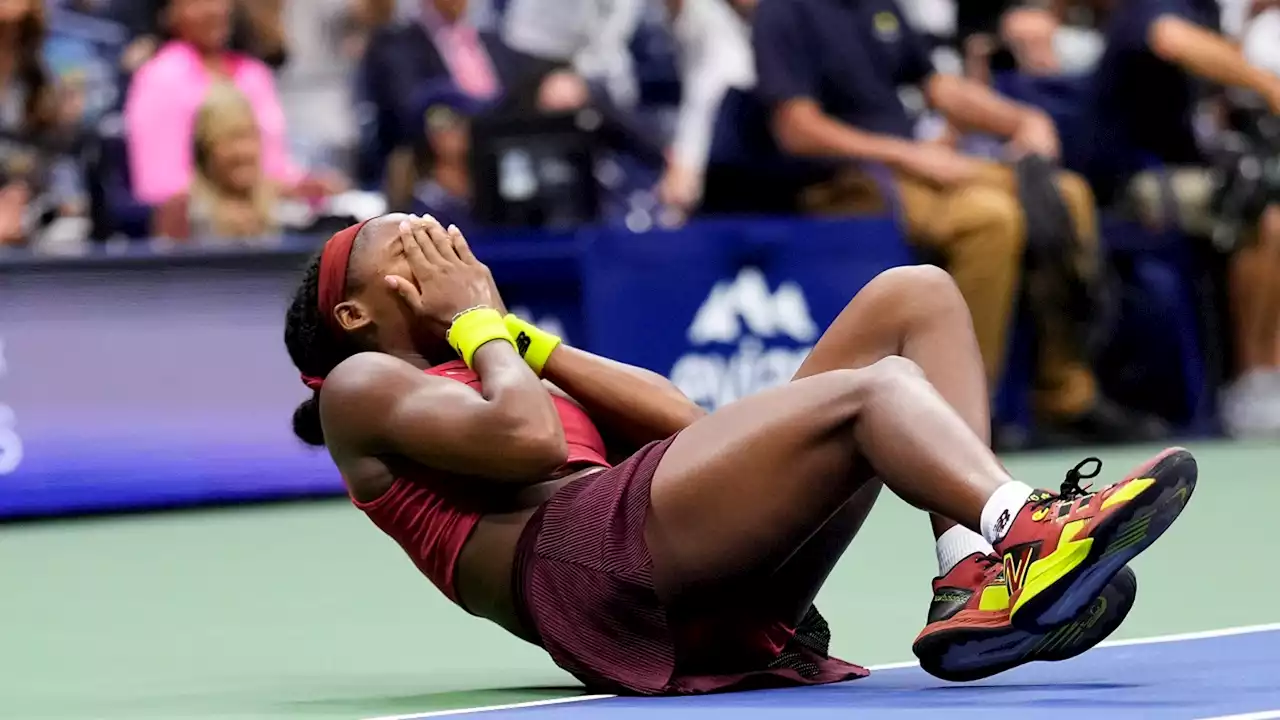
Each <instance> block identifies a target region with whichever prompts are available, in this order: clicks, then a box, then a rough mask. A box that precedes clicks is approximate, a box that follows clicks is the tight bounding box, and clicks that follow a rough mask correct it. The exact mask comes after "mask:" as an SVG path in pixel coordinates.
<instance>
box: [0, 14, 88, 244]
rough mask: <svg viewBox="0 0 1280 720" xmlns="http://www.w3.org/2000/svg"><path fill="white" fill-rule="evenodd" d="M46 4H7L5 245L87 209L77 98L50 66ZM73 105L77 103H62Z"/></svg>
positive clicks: (0, 150) (0, 148)
mask: <svg viewBox="0 0 1280 720" xmlns="http://www.w3.org/2000/svg"><path fill="white" fill-rule="evenodd" d="M44 40H45V23H44V7H43V5H42V3H41V1H40V0H2V1H0V244H3V245H11V244H19V243H23V242H26V241H28V240H31V239H33V238H35V236H36V235H37V234H38V233H39V231H40V230H42V229H43V228H44V227H46V226H47V225H48V224H49V223H50V222H51V221H53V220H54V219H55V218H58V217H60V216H71V215H77V214H80V213H82V212H83V211H84V196H83V180H82V178H81V175H80V170H79V168H78V167H77V165H76V162H75V160H74V159H73V158H72V157H70V156H69V154H68V147H69V144H70V141H71V139H72V138H71V137H70V132H71V130H72V128H69V127H68V126H67V124H66V123H64V122H63V120H70V121H74V120H78V119H79V114H78V112H77V111H78V110H79V108H78V107H77V105H76V103H75V102H74V97H72V96H62V95H60V93H59V91H58V89H57V88H56V87H55V84H54V81H53V78H52V77H51V75H50V73H49V72H48V70H47V69H46V68H45V66H44V64H43V62H42V59H41V52H42V49H43V45H44ZM64 100H70V102H63V101H64Z"/></svg>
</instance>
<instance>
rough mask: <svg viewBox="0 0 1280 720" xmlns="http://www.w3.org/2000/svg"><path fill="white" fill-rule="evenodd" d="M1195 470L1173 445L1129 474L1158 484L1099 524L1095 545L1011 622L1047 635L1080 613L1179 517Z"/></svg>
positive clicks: (1019, 609) (1016, 611)
mask: <svg viewBox="0 0 1280 720" xmlns="http://www.w3.org/2000/svg"><path fill="white" fill-rule="evenodd" d="M1197 472H1198V470H1197V466H1196V460H1195V458H1194V457H1192V455H1191V453H1190V452H1188V451H1187V450H1185V449H1183V448H1170V449H1168V450H1166V451H1164V452H1163V453H1161V454H1160V455H1158V456H1156V458H1155V459H1153V460H1151V461H1150V462H1148V463H1147V465H1146V466H1145V467H1144V469H1142V470H1140V471H1139V472H1137V473H1134V474H1133V475H1131V476H1130V477H1139V478H1150V479H1151V480H1153V481H1154V482H1152V483H1151V485H1150V486H1148V487H1146V488H1144V489H1143V490H1142V491H1141V492H1139V493H1138V494H1137V495H1135V496H1134V497H1133V498H1132V499H1131V500H1129V501H1128V502H1126V503H1125V504H1124V505H1123V506H1122V507H1120V508H1119V509H1118V510H1116V511H1115V512H1114V513H1112V514H1111V515H1110V516H1109V517H1107V518H1106V519H1105V520H1103V521H1101V522H1099V523H1098V525H1097V526H1095V527H1094V528H1093V531H1092V532H1091V533H1090V535H1089V537H1090V538H1091V539H1092V543H1091V544H1090V547H1089V552H1088V555H1087V556H1086V557H1085V558H1084V560H1082V561H1081V562H1079V563H1077V564H1076V565H1075V566H1074V567H1073V568H1071V569H1070V570H1068V571H1067V572H1065V573H1063V575H1062V576H1061V577H1059V578H1058V579H1056V580H1054V581H1053V582H1052V583H1051V584H1050V585H1048V586H1047V587H1045V588H1043V589H1041V590H1039V591H1038V592H1037V593H1036V594H1035V595H1034V596H1031V597H1027V598H1025V599H1023V600H1020V601H1018V604H1017V605H1016V606H1015V607H1014V608H1013V609H1012V610H1011V611H1010V617H1009V621H1010V622H1011V623H1012V624H1013V625H1014V626H1015V627H1017V628H1019V629H1021V630H1025V631H1027V632H1032V633H1045V632H1048V631H1050V630H1052V629H1054V628H1056V627H1058V626H1060V625H1062V624H1064V623H1067V622H1070V621H1071V619H1072V618H1075V617H1076V616H1078V615H1079V614H1080V612H1081V611H1082V610H1083V609H1084V608H1085V607H1087V606H1088V605H1089V604H1090V603H1092V602H1093V599H1094V598H1096V597H1098V595H1099V594H1100V593H1101V592H1102V590H1103V588H1105V587H1106V586H1107V583H1108V582H1110V581H1111V578H1112V577H1114V576H1115V574H1116V573H1117V572H1119V571H1120V568H1122V567H1124V566H1125V565H1127V564H1128V563H1129V561H1130V560H1132V559H1133V558H1134V557H1136V556H1137V555H1138V554H1140V553H1141V552H1142V551H1144V550H1146V549H1147V548H1149V547H1151V544H1152V543H1154V542H1155V541H1156V540H1157V539H1159V538H1160V536H1161V535H1162V534H1164V532H1165V531H1166V530H1168V529H1169V526H1171V525H1173V522H1174V521H1175V520H1177V519H1178V516H1179V515H1181V514H1182V510H1183V508H1185V507H1186V505H1187V501H1189V500H1190V499H1191V494H1192V492H1193V491H1194V490H1195V487H1196V477H1197ZM1033 570H1034V566H1033Z"/></svg>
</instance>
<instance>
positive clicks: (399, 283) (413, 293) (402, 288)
mask: <svg viewBox="0 0 1280 720" xmlns="http://www.w3.org/2000/svg"><path fill="white" fill-rule="evenodd" d="M385 280H386V282H387V285H389V286H390V287H391V289H392V290H395V291H396V294H397V295H399V296H400V298H401V299H402V300H404V301H405V302H406V303H408V304H409V306H410V307H413V308H416V307H418V305H419V304H420V303H421V301H422V293H420V292H418V286H417V285H414V284H413V281H411V280H408V279H406V278H402V277H400V276H399V275H387V276H386V278H385Z"/></svg>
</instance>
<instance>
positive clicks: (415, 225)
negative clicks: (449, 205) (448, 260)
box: [409, 218, 444, 266]
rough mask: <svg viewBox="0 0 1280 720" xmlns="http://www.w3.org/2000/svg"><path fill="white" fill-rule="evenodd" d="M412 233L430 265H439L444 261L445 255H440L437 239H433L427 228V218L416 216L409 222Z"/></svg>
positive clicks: (414, 240)
mask: <svg viewBox="0 0 1280 720" xmlns="http://www.w3.org/2000/svg"><path fill="white" fill-rule="evenodd" d="M409 226H410V233H411V234H412V236H413V242H414V243H415V244H416V245H417V246H418V249H419V250H420V251H421V252H422V256H423V257H424V258H426V261H427V263H428V264H429V265H434V266H439V265H440V264H442V263H443V262H444V257H443V256H441V255H440V248H439V247H438V246H437V245H436V243H435V241H433V240H432V239H431V235H430V233H429V231H428V229H427V223H426V220H425V218H416V219H414V220H411V221H410V222H409Z"/></svg>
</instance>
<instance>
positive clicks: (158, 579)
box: [0, 443, 1280, 720]
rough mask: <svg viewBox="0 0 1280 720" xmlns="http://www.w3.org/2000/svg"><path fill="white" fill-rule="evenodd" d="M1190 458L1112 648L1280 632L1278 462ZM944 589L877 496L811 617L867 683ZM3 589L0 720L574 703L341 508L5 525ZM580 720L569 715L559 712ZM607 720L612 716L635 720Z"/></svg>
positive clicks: (518, 646)
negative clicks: (866, 667) (1205, 634)
mask: <svg viewBox="0 0 1280 720" xmlns="http://www.w3.org/2000/svg"><path fill="white" fill-rule="evenodd" d="M1191 448H1192V449H1193V450H1194V451H1195V452H1196V453H1197V455H1198V457H1199V458H1200V463H1201V483H1200V485H1199V488H1198V489H1197V491H1196V497H1195V500H1194V501H1193V502H1192V503H1191V505H1190V507H1189V508H1188V510H1187V512H1186V514H1185V515H1184V516H1183V519H1182V520H1181V521H1180V523H1179V524H1178V526H1176V527H1175V528H1174V530H1173V531H1171V532H1170V534H1169V535H1168V536H1167V537H1165V538H1164V539H1162V540H1161V542H1160V543H1158V544H1157V545H1156V546H1155V547H1154V548H1153V549H1152V550H1151V551H1150V552H1148V553H1147V554H1146V555H1145V556H1143V557H1142V558H1140V559H1139V560H1138V562H1137V563H1136V564H1135V569H1136V570H1137V571H1138V575H1139V585H1140V591H1139V598H1138V603H1137V606H1136V607H1135V608H1134V610H1133V613H1132V615H1131V616H1130V619H1129V620H1128V622H1127V623H1126V625H1125V626H1124V628H1122V629H1121V632H1120V633H1119V634H1118V636H1117V637H1121V638H1137V637H1149V636H1156V635H1168V634H1172V633H1187V632H1195V631H1203V630H1213V629H1217V628H1226V627H1236V626H1248V625H1259V624H1266V623H1276V622H1280V610H1276V609H1275V604H1274V602H1273V599H1274V598H1275V597H1276V596H1277V591H1278V590H1280V580H1278V579H1277V576H1276V575H1275V574H1274V573H1271V572H1269V571H1268V570H1267V569H1266V564H1265V563H1260V562H1258V558H1259V556H1260V554H1264V553H1265V552H1267V550H1268V549H1270V548H1272V547H1274V546H1275V541H1274V536H1273V534H1272V533H1273V530H1274V525H1275V520H1274V517H1275V513H1274V510H1273V508H1275V507H1280V486H1277V484H1276V482H1275V480H1274V477H1273V476H1274V468H1276V467H1280V447H1277V446H1276V445H1275V444H1274V443H1272V444H1269V445H1268V444H1251V445H1235V444H1226V443H1193V444H1191ZM1149 451H1150V448H1142V449H1133V450H1123V451H1103V452H1099V453H1097V454H1098V455H1100V456H1101V457H1102V458H1103V460H1104V461H1105V462H1106V466H1105V468H1104V475H1103V477H1102V478H1099V479H1100V480H1101V479H1106V478H1114V477H1117V476H1118V475H1120V474H1123V473H1124V472H1127V471H1128V470H1129V469H1130V467H1131V466H1132V465H1134V464H1135V463H1136V462H1138V461H1139V460H1140V459H1141V458H1142V457H1143V456H1144V455H1146V454H1149ZM1082 455H1083V453H1080V452H1072V453H1066V454H1063V453H1055V454H1042V455H1026V456H1016V457H1010V458H1008V459H1007V463H1008V465H1009V467H1010V469H1011V470H1012V471H1013V472H1014V473H1015V475H1018V476H1019V477H1021V478H1023V479H1025V480H1026V481H1027V482H1029V483H1031V484H1037V485H1045V486H1048V487H1056V485H1057V484H1058V482H1059V481H1060V480H1061V477H1062V474H1063V473H1064V472H1065V471H1066V470H1067V469H1068V468H1069V467H1071V466H1072V465H1073V464H1074V463H1075V462H1076V461H1077V460H1078V459H1079V458H1080V457H1081V456H1082ZM934 570H935V567H934V559H933V550H932V543H931V542H930V538H929V536H928V524H927V522H926V521H925V520H924V518H923V516H920V515H919V514H917V513H916V512H915V511H913V510H911V509H909V508H907V507H906V506H905V505H903V504H902V503H901V502H898V501H897V500H896V499H893V498H891V497H887V496H886V499H885V500H884V501H883V502H882V506H881V507H879V508H877V511H876V512H875V513H873V515H872V518H871V520H870V521H869V523H868V526H867V528H866V530H865V531H864V535H863V536H862V537H860V538H859V539H858V541H857V542H856V543H855V545H854V548H853V550H852V551H851V552H850V555H849V556H848V557H847V558H846V560H845V561H844V562H843V564H842V566H841V568H839V569H838V570H837V572H836V573H835V575H834V577H833V580H832V581H831V582H830V583H829V585H828V587H827V588H826V589H825V590H824V593H823V595H822V596H821V598H820V600H819V604H820V606H821V607H822V610H823V612H824V614H826V615H827V617H828V618H829V619H830V621H831V624H832V626H833V629H834V631H835V640H834V642H833V649H834V650H835V651H836V652H837V653H838V654H840V655H842V656H844V657H847V658H848V659H851V660H854V661H857V662H862V663H867V664H875V663H888V662H896V661H902V660H907V659H909V658H910V650H909V644H910V641H911V639H912V637H914V635H915V633H916V632H917V631H918V630H919V628H920V625H921V622H922V620H923V617H924V613H925V610H926V605H927V602H928V598H929V590H928V580H929V578H930V577H931V575H932V573H933V571H934ZM0 578H3V582H4V589H3V591H2V592H0V618H3V619H2V620H0V669H3V672H0V698H2V699H3V700H0V704H2V705H3V706H4V709H5V715H6V716H7V717H14V718H100V719H102V720H110V719H114V718H160V717H163V718H231V719H235V720H240V719H245V720H247V719H249V718H254V719H262V720H276V719H281V720H283V719H285V718H304V717H305V718H335V719H337V718H345V719H350V720H356V719H358V718H372V717H385V716H405V715H412V714H419V713H429V712H433V711H441V710H447V709H451V708H465V707H477V706H492V705H503V704H512V703H524V702H529V701H536V700H548V699H554V698H561V697H566V696H572V695H576V694H580V692H581V691H580V690H579V689H577V688H575V687H574V684H573V682H572V680H571V679H570V678H568V676H566V675H564V674H563V673H561V672H560V671H558V670H557V669H556V668H554V666H552V665H551V664H550V662H549V661H547V660H546V659H545V657H544V656H543V655H542V654H541V653H540V652H539V651H538V650H537V649H536V648H533V647H530V646H527V645H524V644H523V643H521V642H519V641H517V640H513V639H510V638H507V637H506V636H505V635H503V634H502V632H501V631H499V630H497V629H495V628H490V627H489V626H487V625H486V624H485V623H483V622H482V621H479V620H476V619H474V618H470V617H467V616H465V615H463V614H462V613H460V612H459V611H457V610H456V609H455V608H452V607H450V606H448V604H447V603H446V602H445V601H444V600H442V599H440V598H439V597H437V595H436V594H435V591H434V589H433V588H432V587H431V586H430V585H429V583H427V581H426V580H425V579H423V578H421V577H420V576H418V575H416V573H415V571H414V570H413V568H412V566H411V565H410V564H409V563H408V562H407V560H405V559H404V558H403V557H402V555H401V554H400V551H399V550H398V548H396V547H395V545H394V544H393V543H392V542H391V541H390V540H388V539H386V538H385V537H383V536H382V535H381V534H380V533H378V532H377V530H376V529H375V528H374V527H373V526H372V525H371V524H370V523H369V522H368V520H366V519H365V518H363V517H362V516H361V515H360V514H359V513H358V512H356V511H354V510H353V509H352V508H350V506H349V505H347V504H346V503H345V502H343V501H342V500H341V499H338V500H333V501H324V502H316V503H306V504H299V505H284V506H267V507H253V508H240V509H228V510H211V511H200V512H183V513H172V514H166V515H154V516H142V517H132V518H108V519H97V520H85V521H58V522H52V523H41V524H25V525H10V526H0ZM1257 637H1259V638H1263V639H1264V640H1266V644H1267V645H1268V647H1274V646H1276V645H1277V644H1280V640H1277V637H1276V635H1275V633H1261V634H1257ZM1204 642H1211V641H1210V640H1205V641H1204ZM1259 642H1261V641H1259ZM1122 647H1123V646H1122ZM1139 647H1150V648H1157V647H1160V646H1155V645H1152V646H1133V648H1134V649H1135V650H1136V648H1139ZM1169 647H1172V646H1169ZM1178 647H1180V648H1190V651H1191V653H1192V654H1191V655H1186V654H1180V653H1183V650H1179V653H1171V652H1164V653H1158V652H1157V653H1156V654H1154V655H1152V656H1151V659H1150V660H1148V659H1140V660H1135V659H1133V656H1128V655H1126V656H1125V657H1128V658H1130V659H1129V660H1126V661H1125V662H1123V663H1120V664H1118V665H1117V664H1113V663H1112V661H1110V660H1107V659H1106V658H1107V657H1108V656H1107V653H1108V652H1115V651H1113V650H1103V651H1099V652H1098V653H1097V654H1096V657H1095V655H1094V654H1092V653H1091V654H1090V655H1089V656H1086V657H1085V658H1083V659H1082V660H1080V661H1078V662H1077V663H1076V664H1074V665H1072V669H1071V673H1074V674H1075V675H1077V676H1078V675H1079V673H1081V672H1084V673H1086V674H1088V673H1093V675H1099V674H1102V675H1106V676H1108V677H1110V676H1112V675H1114V676H1116V677H1110V680H1111V681H1112V682H1114V683H1120V684H1124V683H1130V684H1132V682H1133V681H1134V680H1133V678H1127V677H1125V676H1126V675H1128V674H1129V673H1134V674H1135V675H1134V677H1135V678H1136V677H1138V675H1139V674H1140V671H1139V669H1138V665H1141V664H1149V663H1150V662H1155V660H1156V659H1160V660H1162V661H1169V662H1174V663H1180V664H1181V665H1185V664H1186V663H1188V662H1189V660H1188V658H1190V657H1196V653H1197V652H1206V653H1207V652H1209V651H1208V650H1197V649H1196V648H1195V647H1193V646H1192V645H1189V644H1187V645H1183V644H1178ZM1203 647H1209V646H1203ZM1244 647H1246V646H1244V645H1240V644H1239V643H1234V644H1229V645H1223V646H1221V647H1220V646H1218V645H1214V646H1213V647H1212V650H1213V652H1214V653H1218V654H1219V655H1221V654H1223V653H1225V656H1226V657H1227V659H1228V660H1231V659H1232V658H1234V659H1235V660H1236V661H1239V662H1243V663H1244V664H1245V666H1246V667H1256V666H1257V665H1258V663H1257V662H1256V661H1251V660H1249V659H1248V658H1244V657H1241V655H1240V654H1241V653H1243V652H1245V650H1242V649H1241V648H1244ZM1248 647H1252V646H1248ZM1214 657H1215V658H1216V657H1218V656H1217V655H1215V656H1214ZM1142 658H1147V656H1146V655H1143V656H1142ZM1251 663H1252V664H1251ZM1077 665H1078V666H1079V668H1081V669H1076V666H1077ZM1060 667H1063V666H1052V665H1039V666H1036V669H1035V670H1034V671H1031V672H1030V673H1029V674H1028V675H1026V678H1027V680H1026V682H1027V683H1030V684H1036V685H1040V686H1043V687H1049V688H1050V689H1052V686H1053V684H1054V683H1055V682H1062V680H1063V677H1064V676H1062V674H1061V671H1059V670H1056V669H1055V668H1060ZM1274 671H1275V668H1274V667H1273V668H1272V672H1273V673H1274ZM913 673H918V671H914V670H907V671H902V672H899V671H892V672H888V673H879V674H878V675H877V676H873V679H872V680H868V681H860V682H858V683H852V684H849V685H847V686H842V687H840V688H837V689H833V690H823V691H821V692H822V693H824V694H823V695H822V697H824V698H827V699H829V700H830V703H831V705H832V707H831V709H837V708H838V707H841V706H843V704H844V703H847V702H853V701H855V700H857V697H858V696H859V694H860V697H862V698H864V699H865V698H868V697H872V693H882V692H886V690H884V685H882V684H883V683H889V684H890V685H891V686H894V687H898V689H899V690H904V689H905V690H904V692H905V691H908V690H909V691H910V693H911V694H908V695H906V696H904V697H909V698H918V697H922V696H921V695H919V693H918V692H917V691H919V690H921V689H924V688H928V689H930V691H935V692H934V695H932V696H930V697H934V698H936V697H937V696H938V694H937V693H936V688H937V686H939V685H944V684H942V683H938V682H936V681H932V680H927V681H926V680H924V679H916V680H904V678H908V679H909V678H912V677H915V676H914V675H913ZM1273 676H1274V675H1273ZM876 677H881V678H883V679H880V680H876V679H875V678H876ZM1010 677H1014V676H1010ZM1019 677H1021V676H1019ZM1091 682H1095V683H1096V682H1097V681H1091ZM1205 682H1207V683H1210V684H1212V683H1213V682H1214V680H1212V679H1207V680H1205ZM873 683H877V684H873ZM904 683H905V684H904ZM926 683H927V684H926ZM895 684H896V685H895ZM988 691H989V689H988ZM806 692H807V691H806ZM983 692H984V689H982V688H971V689H964V688H960V689H951V690H949V691H948V692H947V693H944V695H945V697H947V698H949V699H950V701H960V702H961V704H968V705H971V706H973V707H974V708H976V707H978V706H979V705H981V704H984V703H985V702H988V701H992V702H996V704H998V705H1002V706H1003V705H1006V704H1007V703H1009V702H1013V701H1014V697H1013V695H1010V694H1007V693H1006V694H1004V695H1000V696H998V697H997V696H994V695H990V694H988V695H985V696H984V695H983V694H982V693H983ZM743 697H746V696H743ZM806 697H807V698H808V699H810V700H814V699H816V698H817V697H818V696H817V695H809V696H806ZM984 697H985V698H987V700H984ZM1059 700H1061V698H1059ZM606 702H612V701H606ZM632 702H634V701H632ZM658 702H668V701H658ZM934 702H935V703H936V700H934ZM1027 702H1036V700H1035V698H1031V699H1029V700H1027ZM1040 702H1050V703H1052V702H1054V700H1053V698H1050V699H1049V700H1044V699H1043V698H1041V701H1040ZM594 704H595V703H593V702H588V703H585V704H582V705H581V707H582V710H586V709H587V707H588V706H591V705H594ZM570 707H576V704H575V705H573V706H571V705H565V706H563V708H562V709H564V710H568V709H569V708H570ZM597 707H598V708H603V707H605V706H604V705H600V706H597ZM613 707H614V708H616V709H615V710H611V711H610V713H609V714H610V715H617V714H627V711H626V709H625V708H622V707H621V706H617V705H614V706H613ZM686 707H688V706H681V709H682V710H683V709H684V708H686ZM549 709H550V708H549ZM935 709H936V707H935ZM1247 709H1248V710H1249V711H1250V712H1257V711H1263V710H1280V705H1275V706H1271V707H1259V708H1247ZM1276 716H1280V714H1278V715H1276ZM1256 717H1258V718H1259V719H1260V718H1261V717H1272V715H1265V716H1256Z"/></svg>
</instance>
